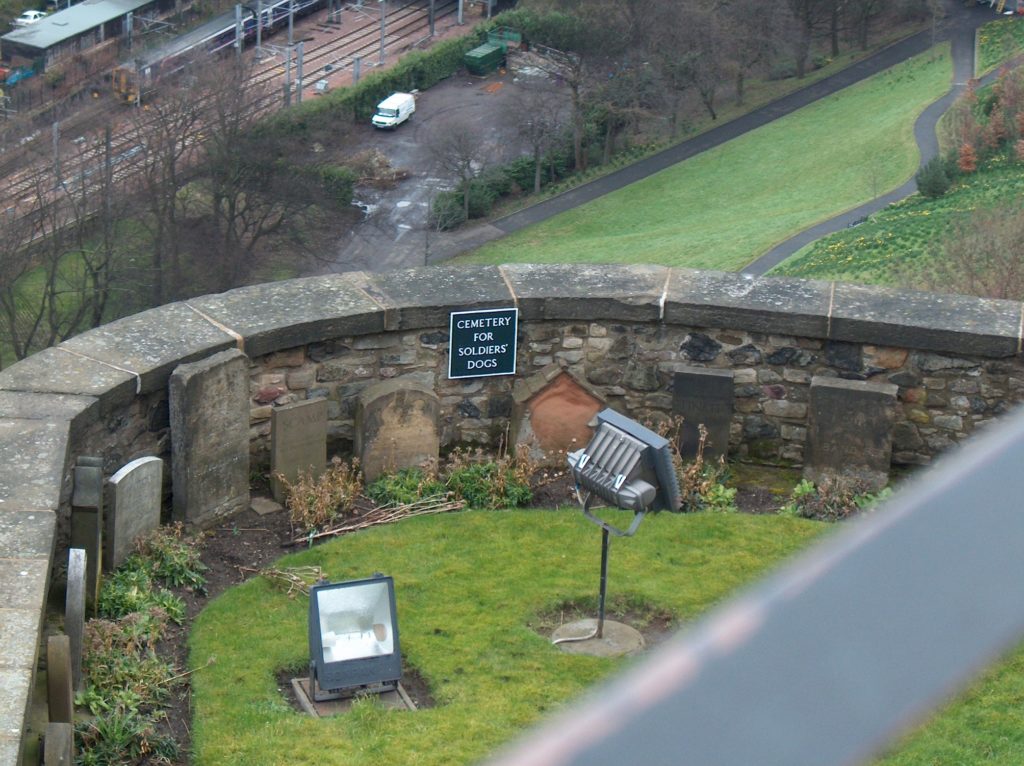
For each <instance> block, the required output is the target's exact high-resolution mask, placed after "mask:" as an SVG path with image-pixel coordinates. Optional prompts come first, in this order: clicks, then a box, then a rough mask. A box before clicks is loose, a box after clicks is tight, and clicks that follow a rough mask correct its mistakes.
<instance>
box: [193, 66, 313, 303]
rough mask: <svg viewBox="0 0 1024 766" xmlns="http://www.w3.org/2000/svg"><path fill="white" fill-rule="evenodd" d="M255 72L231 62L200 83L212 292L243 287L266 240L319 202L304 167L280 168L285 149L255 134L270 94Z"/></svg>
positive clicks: (209, 268)
mask: <svg viewBox="0 0 1024 766" xmlns="http://www.w3.org/2000/svg"><path fill="white" fill-rule="evenodd" d="M249 74H250V73H249V71H248V67H247V66H246V65H245V64H242V63H238V62H227V63H226V64H225V67H222V68H221V69H220V71H218V72H217V73H216V75H217V76H215V77H207V78H204V79H203V80H202V81H201V82H200V83H199V85H200V87H201V88H202V92H203V93H204V95H205V102H206V105H207V106H206V109H205V111H204V114H203V124H204V131H203V135H204V144H203V153H204V162H203V169H204V170H205V171H206V173H207V176H206V183H208V185H209V191H210V194H209V200H210V204H209V209H208V210H205V209H203V210H201V211H200V213H201V214H202V215H203V216H204V217H205V218H207V219H208V221H209V225H210V226H211V228H212V231H213V233H214V237H215V241H216V242H217V243H218V244H217V246H216V247H215V248H212V251H211V249H207V252H208V253H209V256H210V257H209V259H208V273H210V274H211V275H212V276H213V277H214V279H215V282H214V285H213V287H214V288H216V289H227V288H229V287H234V286H236V285H237V284H238V283H239V282H240V281H242V280H244V279H245V278H246V277H247V276H248V274H249V273H250V271H251V269H252V266H253V265H254V260H255V252H256V249H257V246H258V245H259V243H260V242H261V241H262V240H263V239H264V238H266V237H268V236H270V235H273V234H276V233H279V232H281V231H282V230H283V229H285V228H287V227H288V226H289V225H292V224H295V225H298V224H299V218H300V216H301V214H302V211H304V210H305V209H306V208H308V207H309V206H310V205H312V204H314V202H315V201H316V199H317V197H316V195H315V194H312V193H310V188H309V183H308V178H306V177H303V176H302V173H301V169H300V168H297V167H294V166H292V167H281V164H280V163H278V162H277V158H278V152H279V147H278V146H277V145H276V143H275V142H274V141H273V140H271V139H268V138H266V137H264V136H263V135H261V134H260V133H259V132H256V131H253V130H252V127H253V125H254V123H255V120H256V118H257V116H258V114H259V111H258V105H259V102H260V100H261V98H262V97H263V96H264V95H265V92H264V91H262V90H260V89H258V88H256V87H255V86H253V84H252V80H251V78H250V77H249Z"/></svg>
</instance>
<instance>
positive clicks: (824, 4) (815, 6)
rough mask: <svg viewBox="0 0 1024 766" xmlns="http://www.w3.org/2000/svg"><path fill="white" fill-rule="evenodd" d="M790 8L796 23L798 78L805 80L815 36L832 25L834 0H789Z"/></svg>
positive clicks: (794, 51) (794, 55) (794, 49)
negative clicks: (828, 25) (827, 25)
mask: <svg viewBox="0 0 1024 766" xmlns="http://www.w3.org/2000/svg"><path fill="white" fill-rule="evenodd" d="M788 6H789V11H790V13H792V15H793V19H794V21H795V23H796V31H795V34H794V37H793V58H794V60H795V62H796V76H797V77H798V78H803V76H804V75H805V74H807V60H808V58H810V55H811V44H812V43H813V42H814V37H815V35H817V34H818V33H819V31H820V30H821V29H822V28H823V27H824V26H825V25H826V24H831V21H832V9H833V0H788Z"/></svg>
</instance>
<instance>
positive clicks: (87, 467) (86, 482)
mask: <svg viewBox="0 0 1024 766" xmlns="http://www.w3.org/2000/svg"><path fill="white" fill-rule="evenodd" d="M71 547H72V548H81V549H82V550H84V551H85V553H86V570H85V601H86V604H88V605H89V606H90V607H91V608H92V610H93V612H94V613H95V610H96V601H97V599H99V594H100V568H101V566H102V561H103V556H102V551H103V460H102V459H101V458H97V457H86V456H82V457H79V458H78V460H77V461H76V463H75V468H74V489H73V491H72V495H71Z"/></svg>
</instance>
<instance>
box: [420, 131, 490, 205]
mask: <svg viewBox="0 0 1024 766" xmlns="http://www.w3.org/2000/svg"><path fill="white" fill-rule="evenodd" d="M426 146H427V151H428V152H429V153H430V156H431V157H432V158H433V160H434V162H435V164H436V165H437V166H438V168H440V170H441V172H442V173H445V174H447V175H448V176H449V177H451V178H452V179H453V180H455V181H456V184H457V187H458V189H459V191H460V192H461V193H462V215H463V220H466V219H468V218H469V198H470V193H471V190H472V182H473V179H474V178H476V177H477V176H478V175H479V174H480V172H481V171H482V170H483V169H484V167H485V165H486V162H487V159H488V158H489V157H490V155H491V147H490V146H488V144H487V142H486V141H485V140H484V139H483V138H482V137H481V135H480V134H479V133H478V132H476V130H475V128H474V127H473V125H472V124H470V123H468V122H466V121H464V120H461V119H459V118H452V119H450V120H447V121H446V122H444V123H442V124H440V125H439V126H438V127H436V128H435V129H434V130H433V131H432V132H431V133H430V135H429V136H428V138H427V142H426Z"/></svg>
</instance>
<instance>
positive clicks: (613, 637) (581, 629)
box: [551, 619, 644, 657]
mask: <svg viewBox="0 0 1024 766" xmlns="http://www.w3.org/2000/svg"><path fill="white" fill-rule="evenodd" d="M596 629H597V620H593V619H587V620H579V621H577V622H568V623H566V624H565V625H562V626H560V627H559V628H558V629H557V630H556V631H555V632H554V633H552V634H551V640H552V641H557V640H558V639H560V638H561V639H566V638H580V637H582V636H589V635H590V634H592V633H593V632H594V631H595V630H596ZM557 646H558V648H559V649H561V650H562V651H563V652H568V653H569V654H588V655H590V656H592V657H621V656H622V655H624V654H632V653H634V652H639V651H640V650H641V649H643V648H644V637H643V636H641V635H640V633H639V631H637V630H635V629H634V628H631V627H629V626H628V625H623V624H622V623H621V622H615V621H614V620H605V621H604V630H603V631H602V637H601V638H587V639H583V640H581V641H565V642H563V643H560V644H557Z"/></svg>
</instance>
